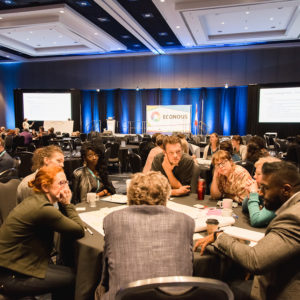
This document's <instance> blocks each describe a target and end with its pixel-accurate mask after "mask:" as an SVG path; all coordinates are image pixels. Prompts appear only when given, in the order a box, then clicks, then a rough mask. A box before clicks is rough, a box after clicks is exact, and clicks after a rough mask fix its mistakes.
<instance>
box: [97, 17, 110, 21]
mask: <svg viewBox="0 0 300 300" xmlns="http://www.w3.org/2000/svg"><path fill="white" fill-rule="evenodd" d="M98 20H99V21H100V22H109V21H110V19H109V18H107V17H100V18H98Z"/></svg>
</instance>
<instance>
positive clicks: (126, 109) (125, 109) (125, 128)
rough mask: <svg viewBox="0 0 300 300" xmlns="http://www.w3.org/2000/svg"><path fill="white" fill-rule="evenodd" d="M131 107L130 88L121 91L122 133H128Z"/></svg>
mask: <svg viewBox="0 0 300 300" xmlns="http://www.w3.org/2000/svg"><path fill="white" fill-rule="evenodd" d="M128 113H129V107H128V90H122V91H121V112H120V116H121V117H120V124H121V126H120V129H121V133H128V121H129V116H128Z"/></svg>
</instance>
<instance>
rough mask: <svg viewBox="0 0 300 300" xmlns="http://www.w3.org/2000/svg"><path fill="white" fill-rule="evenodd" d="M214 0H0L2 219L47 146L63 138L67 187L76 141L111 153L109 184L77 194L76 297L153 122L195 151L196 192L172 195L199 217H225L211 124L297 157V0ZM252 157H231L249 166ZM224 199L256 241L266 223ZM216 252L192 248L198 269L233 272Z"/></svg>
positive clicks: (142, 159) (213, 275)
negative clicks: (216, 194)
mask: <svg viewBox="0 0 300 300" xmlns="http://www.w3.org/2000/svg"><path fill="white" fill-rule="evenodd" d="M210 2H211V1H177V0H165V1H161V0H153V1H150V0H149V1H148V0H145V1H144V0H135V1H130V0H118V1H117V0H113V1H98V0H95V1H91V0H82V1H67V0H66V1H54V0H47V1H40V0H35V1H0V28H1V30H0V35H1V38H0V126H1V127H3V130H2V129H1V138H3V140H5V150H4V151H6V152H7V153H8V154H9V155H10V156H11V158H12V159H13V166H12V167H11V168H10V171H9V172H8V173H7V174H6V175H5V176H4V177H5V179H4V181H7V182H5V183H4V182H1V187H0V191H1V192H0V193H1V196H0V197H1V202H2V203H1V214H3V216H2V219H3V220H1V222H3V223H4V222H5V219H6V218H7V216H8V214H9V212H10V211H11V210H12V209H13V207H14V206H15V205H14V204H13V205H11V204H10V205H6V203H5V202H4V203H3V201H4V200H5V199H6V195H7V193H8V192H7V190H6V189H5V187H6V186H7V184H8V183H10V185H11V186H10V189H13V190H15V191H16V189H17V186H18V184H19V183H20V182H21V181H22V180H23V179H24V178H25V177H26V176H28V175H30V174H32V169H31V168H32V157H33V156H34V152H35V151H36V150H38V149H41V148H43V147H48V146H51V145H52V146H57V147H58V148H60V149H61V151H62V154H63V157H64V171H65V174H66V179H64V180H68V181H69V183H70V188H71V190H72V182H73V180H74V171H76V170H78V169H80V168H84V167H85V165H86V161H85V157H82V147H83V145H84V144H88V143H91V142H92V141H94V140H101V145H100V146H99V147H100V148H101V149H102V150H101V154H98V153H96V154H90V155H91V157H93V155H94V157H93V158H95V157H96V156H97V155H98V157H99V160H103V161H105V163H106V164H107V176H108V179H109V181H110V182H112V185H113V186H114V188H115V192H116V194H114V195H110V196H108V197H106V198H107V199H104V200H102V198H103V197H98V198H97V200H96V204H95V205H96V207H91V204H90V203H85V202H84V203H76V205H74V206H75V209H76V212H77V213H78V214H79V216H81V220H82V221H83V222H84V226H85V228H84V237H82V238H80V239H78V240H76V241H75V242H72V243H71V242H70V245H69V246H71V251H72V253H73V255H74V256H73V261H72V266H74V267H75V272H76V275H75V282H76V285H75V296H74V299H77V300H78V299H93V298H94V293H95V290H96V287H97V286H98V284H99V282H100V280H101V277H102V266H103V262H102V258H103V256H104V239H105V238H104V232H103V228H102V221H103V217H104V215H106V214H108V212H111V211H115V210H118V208H120V207H123V208H124V207H125V205H126V204H125V203H127V202H126V201H127V198H126V195H127V186H126V181H127V180H129V179H131V177H132V175H133V174H136V173H138V172H142V171H143V167H144V165H145V163H146V160H147V156H148V154H149V152H150V151H151V149H152V148H154V147H155V146H156V145H155V144H154V143H153V142H152V140H151V138H152V137H153V135H154V134H155V133H161V134H163V135H172V134H173V135H175V134H179V133H180V134H183V135H184V136H185V139H186V141H187V142H188V147H189V150H188V154H190V155H191V156H192V155H194V158H195V161H196V162H197V163H195V165H197V170H196V169H195V170H196V171H195V172H193V180H192V181H193V183H191V192H190V194H189V195H185V196H181V197H172V200H171V201H169V202H170V203H171V204H170V205H173V210H174V211H179V212H180V211H181V212H184V211H185V210H186V214H188V215H189V216H190V217H192V218H193V219H194V220H196V219H197V217H196V216H198V215H199V214H201V213H204V212H206V215H205V219H202V221H203V220H206V219H207V218H208V216H214V217H213V218H216V217H217V219H218V218H219V217H220V218H221V217H224V216H222V212H223V210H224V208H223V207H222V202H219V201H222V199H223V198H224V197H221V198H219V199H212V197H211V195H210V184H211V182H212V180H213V174H214V173H213V172H214V169H213V165H212V163H211V158H210V159H203V153H204V149H205V147H206V146H208V145H209V144H210V136H211V134H212V133H216V134H217V135H218V138H219V141H220V143H222V142H224V141H231V138H232V137H233V136H240V137H241V138H242V143H243V144H244V145H245V146H246V145H247V143H248V141H249V140H250V139H251V138H252V137H254V136H260V137H262V138H264V140H265V150H266V151H267V152H268V153H269V154H270V156H272V157H277V158H279V159H280V160H284V159H285V160H288V161H290V162H293V163H294V164H295V165H296V166H297V167H298V168H299V166H300V150H299V148H300V147H299V144H300V143H299V141H298V140H299V137H297V135H298V134H299V129H300V127H299V112H300V82H299V69H300V68H299V66H300V62H299V55H298V53H299V46H300V44H299V38H298V36H299V28H300V26H299V22H300V21H299V20H300V19H299V18H300V17H299V3H298V1H279V2H272V1H251V0H248V1H243V3H240V1H225V0H224V1H220V2H219V3H210ZM25 119H27V121H26V122H28V124H29V125H30V126H31V125H32V127H29V129H28V130H29V132H30V133H31V134H32V130H34V131H36V132H37V135H36V136H33V137H32V141H31V142H30V143H28V144H25V142H24V141H25V138H22V135H23V133H22V132H24V131H25V130H24V127H23V123H24V120H25ZM41 127H43V130H42V129H41V132H40V133H39V129H40V128H41ZM16 128H19V129H21V134H22V135H21V137H20V136H19V135H18V134H16V131H15V129H16ZM50 128H54V134H55V137H53V136H52V137H50V136H49V132H48V130H49V129H50ZM218 147H219V146H218ZM218 147H217V148H218ZM100 148H99V149H100ZM218 149H219V148H218ZM90 150H91V149H89V151H90ZM97 151H98V150H97ZM99 151H100V150H99ZM0 155H1V154H0ZM87 156H88V154H86V157H87ZM0 158H1V157H0ZM218 163H219V164H222V163H223V162H222V161H221V162H218ZM246 163H248V162H246V161H240V162H237V163H236V164H237V165H240V166H241V167H245V168H246V169H247V170H248V171H249V170H250V169H249V168H248V164H246ZM254 163H255V162H252V163H251V171H250V175H251V176H252V177H253V176H255V168H254ZM221 167H222V166H221ZM195 168H196V167H195ZM35 171H37V170H35ZM0 173H1V172H0ZM1 176H2V174H0V177H1ZM7 178H8V179H10V178H13V179H11V180H8V179H7ZM199 178H202V179H205V182H206V194H205V197H204V200H198V195H197V192H198V179H199ZM12 180H13V181H12ZM13 184H14V185H13ZM12 186H13V187H12ZM93 192H95V191H94V190H93ZM109 197H110V198H109ZM225 198H226V197H225ZM197 204H198V205H199V206H200V207H201V208H199V207H198V208H197ZM93 205H94V204H93ZM93 205H92V206H93ZM181 205H182V206H181ZM195 205H196V207H195ZM234 205H235V204H234ZM184 206H187V207H184ZM202 206H203V207H202ZM115 207H117V208H115ZM209 208H211V209H209ZM170 209H172V208H170ZM231 209H232V212H231V215H230V222H231V224H226V225H227V227H234V228H241V229H244V230H249V232H248V234H250V233H251V234H253V235H254V236H255V241H251V242H253V243H254V242H257V241H258V239H259V238H262V236H263V233H264V232H265V230H266V226H265V227H262V228H254V227H252V226H251V224H250V220H249V216H248V214H247V213H246V214H245V213H243V212H242V209H243V208H242V206H241V205H238V206H237V207H232V208H231ZM89 216H90V220H89ZM94 218H95V220H99V222H96V221H94ZM97 218H98V219H97ZM100 220H101V221H100ZM95 222H96V223H97V224H95ZM230 222H229V223H230ZM231 225H233V226H231ZM222 226H225V225H222ZM222 226H221V225H220V226H219V227H222ZM229 230H230V229H229ZM228 232H229V231H228ZM255 233H257V236H256V235H255ZM228 234H229V233H228ZM231 234H232V235H234V234H236V232H235V233H231ZM200 236H202V237H205V236H206V223H205V221H204V225H203V224H202V227H201V230H200V229H199V228H198V229H197V231H196V232H195V236H194V242H195V241H196V240H198V238H200ZM251 238H252V237H251ZM217 252H218V251H216V250H215V249H214V247H213V246H208V248H207V251H206V252H205V253H204V255H200V252H199V251H195V252H194V254H193V255H194V264H193V274H192V275H193V276H194V277H195V278H198V277H204V278H206V279H207V278H210V279H216V280H220V281H222V282H223V283H225V282H227V281H228V278H229V277H230V276H229V275H230V274H228V272H229V273H230V270H236V269H239V271H241V267H240V266H239V265H237V264H235V263H233V262H232V260H230V259H229V258H228V257H226V256H225V255H220V253H217ZM232 272H234V271H232ZM153 277H159V276H153ZM139 279H147V278H139ZM148 279H149V278H148ZM0 294H1V290H0ZM47 294H49V293H47ZM47 297H48V298H47ZM41 299H43V298H41ZM45 299H49V295H48V296H46V298H45Z"/></svg>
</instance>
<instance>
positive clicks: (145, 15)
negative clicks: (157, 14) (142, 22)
mask: <svg viewBox="0 0 300 300" xmlns="http://www.w3.org/2000/svg"><path fill="white" fill-rule="evenodd" d="M142 17H143V18H144V19H149V18H153V14H151V13H145V14H142Z"/></svg>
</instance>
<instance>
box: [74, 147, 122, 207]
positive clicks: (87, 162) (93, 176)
mask: <svg viewBox="0 0 300 300" xmlns="http://www.w3.org/2000/svg"><path fill="white" fill-rule="evenodd" d="M80 152H81V157H82V159H83V165H84V166H83V167H81V168H78V169H76V170H75V171H74V172H73V178H74V179H73V199H72V202H73V203H79V202H84V201H86V198H87V193H96V194H97V195H98V196H99V197H103V196H106V195H111V194H115V193H116V191H115V188H114V186H113V185H112V183H111V181H110V180H109V179H108V172H107V165H106V161H105V157H104V154H103V153H102V151H101V150H100V149H99V148H98V147H96V146H95V145H94V144H93V143H91V142H87V143H85V144H83V145H82V147H81V150H80Z"/></svg>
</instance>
